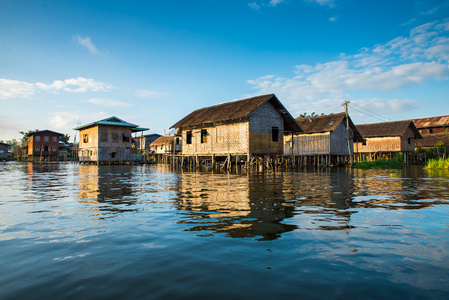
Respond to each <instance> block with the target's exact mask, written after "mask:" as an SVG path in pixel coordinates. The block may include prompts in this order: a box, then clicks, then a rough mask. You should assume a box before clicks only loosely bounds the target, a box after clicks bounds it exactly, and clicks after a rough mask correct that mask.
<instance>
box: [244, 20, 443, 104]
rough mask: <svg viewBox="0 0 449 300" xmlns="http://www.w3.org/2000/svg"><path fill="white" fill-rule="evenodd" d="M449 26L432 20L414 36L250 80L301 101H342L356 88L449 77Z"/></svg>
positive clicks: (401, 85)
mask: <svg viewBox="0 0 449 300" xmlns="http://www.w3.org/2000/svg"><path fill="white" fill-rule="evenodd" d="M448 31H449V20H446V21H445V22H432V23H427V24H424V25H421V26H418V27H416V28H414V29H412V30H411V31H410V36H409V37H398V38H396V39H393V40H391V41H390V42H388V43H386V44H384V45H375V46H373V47H372V48H363V49H361V50H360V51H359V52H358V53H357V54H355V55H341V56H340V57H339V59H337V60H335V61H330V62H326V63H319V64H316V65H298V66H296V67H295V71H294V73H295V74H294V76H292V77H290V78H284V77H280V76H275V75H267V76H262V77H260V78H257V79H253V80H249V81H248V83H249V84H250V85H252V86H253V88H254V89H255V90H257V93H256V94H264V93H273V92H275V93H276V94H278V96H280V97H281V98H282V99H285V100H287V101H290V102H295V103H298V102H299V103H302V102H308V101H322V100H323V99H328V100H329V99H330V100H332V99H336V101H337V102H338V101H341V99H342V97H348V93H350V92H351V91H378V92H383V91H388V90H392V89H401V88H406V87H408V86H411V85H415V84H422V83H424V82H426V81H427V80H445V79H447V77H448V76H449V65H448V60H449V37H448V34H449V32H448ZM349 96H350V95H349ZM330 100H329V101H330ZM392 103H397V101H396V102H394V101H393V102H392ZM309 105H310V103H309ZM398 107H401V108H404V106H403V105H402V106H398Z"/></svg>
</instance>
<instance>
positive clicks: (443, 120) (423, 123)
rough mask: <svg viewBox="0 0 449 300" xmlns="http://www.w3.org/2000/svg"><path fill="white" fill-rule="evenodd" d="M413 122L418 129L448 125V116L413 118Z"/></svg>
mask: <svg viewBox="0 0 449 300" xmlns="http://www.w3.org/2000/svg"><path fill="white" fill-rule="evenodd" d="M413 123H415V125H416V127H417V128H418V129H423V128H435V127H449V116H440V117H430V118H420V119H414V120H413Z"/></svg>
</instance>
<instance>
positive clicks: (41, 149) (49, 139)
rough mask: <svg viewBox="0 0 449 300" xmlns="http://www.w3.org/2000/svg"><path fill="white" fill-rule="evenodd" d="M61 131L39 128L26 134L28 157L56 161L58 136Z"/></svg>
mask: <svg viewBox="0 0 449 300" xmlns="http://www.w3.org/2000/svg"><path fill="white" fill-rule="evenodd" d="M61 135H62V133H58V132H54V131H51V130H40V131H36V132H32V133H29V134H28V159H29V160H39V161H57V160H58V159H59V137H60V136H61Z"/></svg>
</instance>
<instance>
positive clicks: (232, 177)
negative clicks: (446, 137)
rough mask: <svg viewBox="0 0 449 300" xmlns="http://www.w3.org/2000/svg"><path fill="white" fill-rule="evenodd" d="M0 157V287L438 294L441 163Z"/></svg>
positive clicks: (445, 180)
mask: <svg viewBox="0 0 449 300" xmlns="http://www.w3.org/2000/svg"><path fill="white" fill-rule="evenodd" d="M391 173H392V171H391V170H390V171H360V170H354V171H346V170H335V171H315V172H310V171H309V172H307V171H303V172H277V173H272V172H268V173H251V174H249V175H248V174H212V173H210V172H209V173H205V172H197V173H194V172H180V171H173V170H170V168H169V167H166V166H160V165H159V166H148V165H144V166H89V165H78V164H69V163H67V164H34V165H33V164H26V163H25V164H23V163H0V299H111V298H122V299H249V298H251V299H255V298H258V299H302V298H304V299H329V298H334V299H350V298H364V299H379V298H384V299H398V298H399V299H403V298H412V299H413V298H420V299H421V298H427V299H444V298H449V205H448V204H449V175H448V174H429V173H426V172H425V171H423V170H422V169H419V168H410V169H407V170H403V171H396V174H394V175H393V176H390V175H391Z"/></svg>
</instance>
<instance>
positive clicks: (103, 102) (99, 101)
mask: <svg viewBox="0 0 449 300" xmlns="http://www.w3.org/2000/svg"><path fill="white" fill-rule="evenodd" d="M87 102H89V103H90V104H95V105H101V106H108V107H113V106H122V107H127V106H129V104H128V103H126V102H122V101H117V100H112V99H104V98H91V99H89V100H88V101H87Z"/></svg>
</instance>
